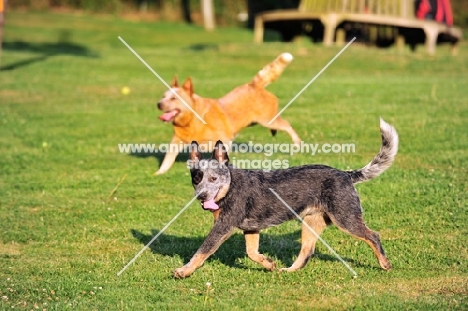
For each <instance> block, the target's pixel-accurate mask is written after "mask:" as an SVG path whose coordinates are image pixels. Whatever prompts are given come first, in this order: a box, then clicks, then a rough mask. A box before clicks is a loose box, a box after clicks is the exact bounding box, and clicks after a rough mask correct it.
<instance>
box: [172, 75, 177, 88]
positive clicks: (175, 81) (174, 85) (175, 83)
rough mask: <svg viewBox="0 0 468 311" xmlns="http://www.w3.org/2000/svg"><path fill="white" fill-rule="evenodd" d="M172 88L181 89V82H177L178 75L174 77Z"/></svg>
mask: <svg viewBox="0 0 468 311" xmlns="http://www.w3.org/2000/svg"><path fill="white" fill-rule="evenodd" d="M171 87H179V82H178V81H177V75H174V79H173V80H172V85H171Z"/></svg>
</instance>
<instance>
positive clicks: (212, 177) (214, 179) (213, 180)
mask: <svg viewBox="0 0 468 311" xmlns="http://www.w3.org/2000/svg"><path fill="white" fill-rule="evenodd" d="M217 179H218V177H215V176H211V177H210V178H209V179H208V181H209V182H215V181H216V180H217Z"/></svg>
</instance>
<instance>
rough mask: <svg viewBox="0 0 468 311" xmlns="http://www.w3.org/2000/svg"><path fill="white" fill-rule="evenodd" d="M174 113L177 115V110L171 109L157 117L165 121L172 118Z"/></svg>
mask: <svg viewBox="0 0 468 311" xmlns="http://www.w3.org/2000/svg"><path fill="white" fill-rule="evenodd" d="M176 115H177V110H171V111H168V112H166V113H164V114H163V115H161V116H159V119H160V120H162V121H166V122H167V121H171V120H172V119H174V117H175V116H176Z"/></svg>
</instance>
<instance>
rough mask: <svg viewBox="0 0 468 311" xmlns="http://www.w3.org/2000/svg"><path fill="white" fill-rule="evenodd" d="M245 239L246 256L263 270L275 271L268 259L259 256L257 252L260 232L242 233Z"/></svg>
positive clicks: (273, 264)
mask: <svg viewBox="0 0 468 311" xmlns="http://www.w3.org/2000/svg"><path fill="white" fill-rule="evenodd" d="M244 237H245V248H246V250H247V255H248V256H249V258H250V259H252V260H253V261H255V262H257V263H259V264H261V265H262V266H263V267H264V268H265V269H268V270H270V271H272V270H275V268H276V265H275V263H274V262H273V260H271V259H270V258H268V257H266V256H264V255H263V254H260V253H259V252H258V246H259V243H260V232H259V231H244Z"/></svg>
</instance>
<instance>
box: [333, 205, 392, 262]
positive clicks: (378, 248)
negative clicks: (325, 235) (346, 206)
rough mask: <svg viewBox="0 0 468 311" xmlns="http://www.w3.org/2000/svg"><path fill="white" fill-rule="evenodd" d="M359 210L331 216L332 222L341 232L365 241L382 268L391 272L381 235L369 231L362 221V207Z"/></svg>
mask: <svg viewBox="0 0 468 311" xmlns="http://www.w3.org/2000/svg"><path fill="white" fill-rule="evenodd" d="M358 207H359V212H357V210H358V209H352V210H354V212H348V213H346V214H339V215H333V216H332V215H330V218H331V220H332V221H333V223H334V224H335V225H336V226H337V227H338V228H340V230H342V231H344V232H346V233H349V234H351V235H352V236H354V237H355V238H357V239H360V240H363V241H364V242H366V243H367V244H369V246H370V247H371V248H372V250H373V251H374V254H375V256H376V257H377V260H378V261H379V265H380V267H382V269H384V270H390V269H391V268H392V265H391V264H390V261H389V260H388V258H387V256H386V255H385V251H384V249H383V247H382V243H381V242H380V237H379V234H378V233H377V232H375V231H372V230H371V229H369V228H368V227H367V226H366V224H365V223H364V220H363V219H362V212H361V207H360V206H358Z"/></svg>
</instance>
